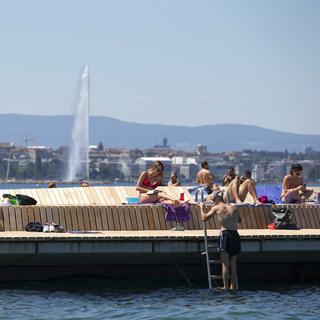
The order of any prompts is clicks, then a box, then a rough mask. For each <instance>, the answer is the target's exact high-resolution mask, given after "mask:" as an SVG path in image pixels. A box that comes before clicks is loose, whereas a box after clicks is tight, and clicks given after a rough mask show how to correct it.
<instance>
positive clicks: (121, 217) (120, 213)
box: [115, 206, 132, 230]
mask: <svg viewBox="0 0 320 320" xmlns="http://www.w3.org/2000/svg"><path fill="white" fill-rule="evenodd" d="M115 208H116V212H117V214H118V216H119V220H120V230H132V227H131V222H129V221H127V223H126V219H125V216H124V212H123V208H122V207H121V206H116V207H115ZM127 225H128V226H127ZM127 228H128V229H127Z"/></svg>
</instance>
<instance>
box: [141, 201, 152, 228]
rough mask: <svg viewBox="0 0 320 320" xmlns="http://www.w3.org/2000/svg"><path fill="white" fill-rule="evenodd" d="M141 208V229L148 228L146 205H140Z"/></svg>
mask: <svg viewBox="0 0 320 320" xmlns="http://www.w3.org/2000/svg"><path fill="white" fill-rule="evenodd" d="M139 208H140V210H141V216H142V221H143V230H150V226H149V222H148V214H147V207H146V206H141V207H139Z"/></svg>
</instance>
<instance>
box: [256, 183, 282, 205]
mask: <svg viewBox="0 0 320 320" xmlns="http://www.w3.org/2000/svg"><path fill="white" fill-rule="evenodd" d="M256 189H257V196H258V198H259V197H261V196H267V197H268V200H272V201H274V202H275V203H281V197H280V196H281V185H269V186H268V185H257V186H256Z"/></svg>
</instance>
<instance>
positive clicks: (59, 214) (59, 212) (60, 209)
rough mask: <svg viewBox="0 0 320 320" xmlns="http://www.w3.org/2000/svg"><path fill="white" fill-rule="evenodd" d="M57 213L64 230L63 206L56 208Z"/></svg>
mask: <svg viewBox="0 0 320 320" xmlns="http://www.w3.org/2000/svg"><path fill="white" fill-rule="evenodd" d="M57 214H58V217H59V224H60V225H61V226H63V228H64V229H65V230H66V224H67V222H66V216H65V210H64V207H63V206H59V208H57Z"/></svg>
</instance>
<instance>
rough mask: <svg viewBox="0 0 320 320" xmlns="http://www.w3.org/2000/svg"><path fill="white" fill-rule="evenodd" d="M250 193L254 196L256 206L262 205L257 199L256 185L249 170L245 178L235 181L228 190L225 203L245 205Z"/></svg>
mask: <svg viewBox="0 0 320 320" xmlns="http://www.w3.org/2000/svg"><path fill="white" fill-rule="evenodd" d="M248 193H249V194H250V195H251V196H252V198H253V201H254V203H255V204H260V201H259V200H258V198H257V191H256V183H255V181H254V180H253V179H252V177H251V172H250V171H249V170H246V171H245V174H244V176H242V177H238V176H237V177H236V178H235V179H233V180H232V181H231V182H230V184H229V186H228V189H227V192H226V198H225V201H226V202H228V203H237V204H240V203H244V202H245V199H246V197H247V195H248Z"/></svg>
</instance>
